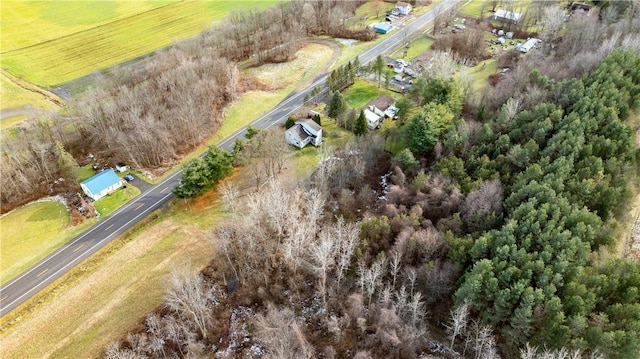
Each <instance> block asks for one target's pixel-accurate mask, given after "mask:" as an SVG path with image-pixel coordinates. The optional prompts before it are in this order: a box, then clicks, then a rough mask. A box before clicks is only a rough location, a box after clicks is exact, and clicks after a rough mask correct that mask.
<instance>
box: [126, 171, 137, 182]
mask: <svg viewBox="0 0 640 359" xmlns="http://www.w3.org/2000/svg"><path fill="white" fill-rule="evenodd" d="M134 178H135V177H133V175H132V174H131V173H128V174H126V175H125V176H124V180H125V181H127V182H131V181H133V179H134Z"/></svg>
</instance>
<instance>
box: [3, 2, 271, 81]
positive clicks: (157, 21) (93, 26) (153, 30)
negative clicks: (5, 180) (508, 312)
mask: <svg viewBox="0 0 640 359" xmlns="http://www.w3.org/2000/svg"><path fill="white" fill-rule="evenodd" d="M279 1H280V0H250V1H239V2H235V1H228V0H215V1H213V0H212V1H184V2H170V3H169V2H163V3H155V2H149V3H141V4H140V5H136V3H137V2H130V1H120V2H109V1H104V2H103V1H99V2H83V1H64V2H52V3H54V4H55V5H51V4H49V5H47V4H45V5H41V3H39V2H12V1H9V2H3V11H2V18H1V20H2V32H3V36H2V38H3V39H6V41H7V43H3V45H2V59H1V60H0V63H1V64H2V67H3V68H6V69H8V70H9V71H10V72H12V73H14V74H16V75H18V76H20V77H22V78H24V79H27V80H29V81H31V82H33V83H36V84H39V85H43V86H53V85H57V84H60V83H63V82H66V81H69V80H73V79H75V78H78V77H81V76H83V75H87V74H89V73H91V72H93V71H95V70H99V69H104V68H107V67H109V66H112V65H115V64H118V63H121V62H124V61H127V60H130V59H133V58H136V57H138V56H141V55H144V54H147V53H149V52H152V51H154V50H156V49H158V48H162V47H165V46H167V45H170V44H171V43H172V42H173V41H176V40H179V39H183V38H186V37H190V36H193V35H196V34H198V33H200V32H201V31H202V30H204V29H205V28H208V27H210V26H211V25H212V24H213V23H220V21H221V20H223V19H224V17H225V16H226V15H227V14H229V13H230V12H231V11H234V10H238V9H242V8H251V9H255V8H264V7H267V6H270V5H273V4H275V3H278V2H279ZM145 4H146V5H145ZM94 5H95V6H96V7H97V10H96V11H91V12H90V13H91V14H92V15H91V16H89V17H88V18H87V20H86V22H85V21H84V20H83V19H79V18H80V17H84V15H83V13H82V12H81V11H79V10H78V9H85V8H87V7H91V6H94ZM158 5H159V6H158ZM32 6H33V8H32ZM102 6H104V7H106V8H108V10H104V11H103V10H101V7H102ZM14 7H15V8H16V9H17V10H14ZM48 7H54V8H55V9H56V10H55V11H54V12H53V13H52V14H53V15H45V14H49V13H50V12H49V11H50V10H51V9H48ZM34 8H35V9H34ZM22 14H25V15H22ZM107 15H109V16H107ZM16 19H18V20H16ZM25 23H30V28H37V29H38V30H39V31H42V32H49V28H51V33H54V34H56V36H53V37H50V38H49V37H42V38H41V39H40V41H38V42H36V43H30V42H28V41H26V40H20V38H21V37H16V40H13V36H12V34H17V33H19V32H20V31H22V30H24V26H25V25H24V24H25ZM65 27H70V28H72V30H71V31H64V28H65ZM78 29H79V30H78ZM22 39H23V38H22Z"/></svg>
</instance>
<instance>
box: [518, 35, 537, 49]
mask: <svg viewBox="0 0 640 359" xmlns="http://www.w3.org/2000/svg"><path fill="white" fill-rule="evenodd" d="M539 42H540V40H539V39H536V38H533V37H532V38H530V39H528V40H527V42H525V43H524V44H522V45H518V47H516V49H518V51H520V52H529V50H531V49H533V48H534V47H535V46H536V45H537V44H538V43H539Z"/></svg>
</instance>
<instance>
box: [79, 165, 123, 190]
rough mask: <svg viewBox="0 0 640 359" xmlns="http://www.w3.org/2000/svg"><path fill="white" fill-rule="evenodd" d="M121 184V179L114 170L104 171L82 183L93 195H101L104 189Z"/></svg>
mask: <svg viewBox="0 0 640 359" xmlns="http://www.w3.org/2000/svg"><path fill="white" fill-rule="evenodd" d="M119 182H120V177H118V175H117V174H116V173H115V172H113V170H112V169H108V170H104V171H102V172H100V173H98V174H97V175H95V176H93V177H90V178H88V179H86V180H85V181H84V182H82V184H83V185H85V186H86V187H87V188H88V189H89V191H91V193H100V192H101V191H103V190H104V189H107V188H109V187H111V186H113V185H114V184H116V183H119Z"/></svg>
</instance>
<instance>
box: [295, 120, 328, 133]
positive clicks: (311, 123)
mask: <svg viewBox="0 0 640 359" xmlns="http://www.w3.org/2000/svg"><path fill="white" fill-rule="evenodd" d="M296 123H299V124H301V125H303V126H307V127H310V128H311V129H312V130H314V131H316V132H318V131H320V130H322V127H321V126H320V125H318V124H317V123H316V121H314V120H312V119H310V118H303V119H300V120H298V121H296Z"/></svg>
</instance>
